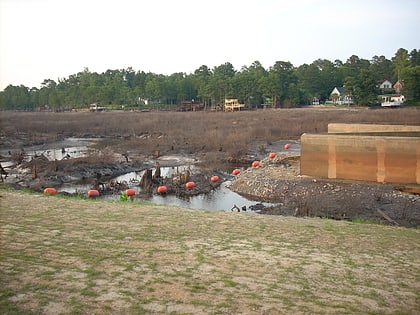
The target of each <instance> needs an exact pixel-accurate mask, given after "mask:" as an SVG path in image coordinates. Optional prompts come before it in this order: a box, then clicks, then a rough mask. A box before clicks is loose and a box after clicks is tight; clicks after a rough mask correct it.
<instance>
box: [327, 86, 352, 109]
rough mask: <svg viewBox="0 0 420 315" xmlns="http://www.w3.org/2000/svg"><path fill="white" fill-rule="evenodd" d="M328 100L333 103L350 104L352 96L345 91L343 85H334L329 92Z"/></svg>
mask: <svg viewBox="0 0 420 315" xmlns="http://www.w3.org/2000/svg"><path fill="white" fill-rule="evenodd" d="M330 100H331V101H330V102H329V103H332V104H335V105H351V104H353V97H352V96H351V95H350V94H349V93H347V91H346V89H345V88H344V87H343V86H336V87H335V88H334V89H333V90H332V92H331V93H330Z"/></svg>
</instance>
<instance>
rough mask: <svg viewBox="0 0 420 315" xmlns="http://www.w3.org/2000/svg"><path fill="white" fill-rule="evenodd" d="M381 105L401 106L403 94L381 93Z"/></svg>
mask: <svg viewBox="0 0 420 315" xmlns="http://www.w3.org/2000/svg"><path fill="white" fill-rule="evenodd" d="M381 99H382V100H381V106H382V107H394V106H401V105H402V104H403V103H404V95H401V94H385V95H381Z"/></svg>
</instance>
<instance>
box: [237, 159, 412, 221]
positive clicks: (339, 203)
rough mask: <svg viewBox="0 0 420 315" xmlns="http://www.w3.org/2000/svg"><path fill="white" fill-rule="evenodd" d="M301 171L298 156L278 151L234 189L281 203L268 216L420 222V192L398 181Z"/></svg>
mask: <svg viewBox="0 0 420 315" xmlns="http://www.w3.org/2000/svg"><path fill="white" fill-rule="evenodd" d="M299 174H300V172H299V156H297V155H284V154H283V155H282V154H279V155H277V157H276V158H274V159H270V158H268V157H267V158H265V159H263V160H262V161H261V162H260V166H259V167H256V168H253V167H250V168H248V169H247V170H245V171H244V172H242V173H241V174H240V175H238V176H237V177H236V179H235V180H234V181H233V182H232V184H231V185H230V188H231V189H232V190H234V191H236V192H238V193H240V194H243V195H249V196H252V197H254V198H260V199H261V200H264V201H272V202H276V203H278V204H277V205H276V206H272V207H264V208H262V209H261V213H264V214H275V215H293V216H317V217H327V218H332V219H337V220H372V221H375V222H380V223H384V224H395V225H402V226H408V227H413V226H419V225H420V196H419V195H415V194H410V193H406V192H402V191H400V190H399V189H400V186H398V185H395V184H382V183H370V182H360V181H344V180H331V179H319V178H317V179H316V178H310V177H305V176H300V175H299Z"/></svg>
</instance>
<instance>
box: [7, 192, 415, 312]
mask: <svg viewBox="0 0 420 315" xmlns="http://www.w3.org/2000/svg"><path fill="white" fill-rule="evenodd" d="M0 233H1V235H0V270H1V271H0V272H1V274H0V313H2V314H419V313H420V230H419V229H409V228H401V227H391V226H382V225H374V224H361V223H351V222H344V221H332V220H327V219H318V218H294V217H280V216H263V215H256V214H249V213H230V212H229V213H227V212H217V211H213V212H210V211H200V210H190V209H182V208H176V207H169V206H160V205H153V204H144V203H137V202H119V201H115V202H110V201H95V200H85V199H76V198H65V197H61V196H60V197H59V196H44V195H41V194H34V193H27V192H22V191H13V190H9V189H5V188H4V189H0Z"/></svg>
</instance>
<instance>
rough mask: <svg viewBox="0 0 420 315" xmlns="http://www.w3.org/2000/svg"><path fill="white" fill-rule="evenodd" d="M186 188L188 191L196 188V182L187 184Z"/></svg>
mask: <svg viewBox="0 0 420 315" xmlns="http://www.w3.org/2000/svg"><path fill="white" fill-rule="evenodd" d="M185 187H187V188H188V189H191V188H194V187H195V183H194V182H188V183H186V184H185Z"/></svg>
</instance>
